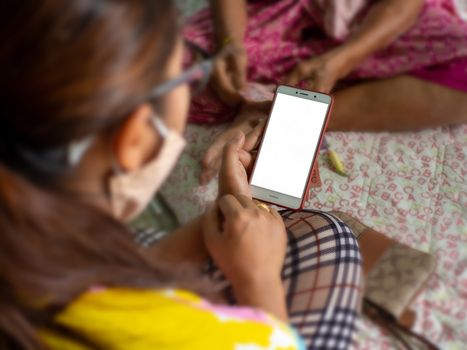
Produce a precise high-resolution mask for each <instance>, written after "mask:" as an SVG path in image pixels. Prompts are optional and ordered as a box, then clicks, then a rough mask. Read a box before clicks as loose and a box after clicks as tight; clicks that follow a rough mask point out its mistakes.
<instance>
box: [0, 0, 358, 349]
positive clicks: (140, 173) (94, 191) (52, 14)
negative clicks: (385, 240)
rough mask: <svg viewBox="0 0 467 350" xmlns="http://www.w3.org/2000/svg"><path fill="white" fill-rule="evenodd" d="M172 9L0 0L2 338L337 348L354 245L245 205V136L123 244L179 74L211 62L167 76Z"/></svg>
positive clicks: (72, 345) (171, 157)
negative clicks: (197, 198)
mask: <svg viewBox="0 0 467 350" xmlns="http://www.w3.org/2000/svg"><path fill="white" fill-rule="evenodd" d="M176 13H177V11H176V9H175V6H174V3H173V2H172V1H170V0H158V1H153V0H131V1H114V0H92V1H91V0H69V1H62V0H43V1H33V0H23V1H17V0H4V1H2V2H0V17H1V18H0V36H1V37H2V38H4V39H5V40H4V42H8V45H4V47H3V48H2V49H1V50H0V72H1V74H0V250H1V252H0V280H1V288H0V345H1V346H2V348H9V349H19V348H21V349H61V350H63V349H71V350H76V349H122V350H123V349H125V350H127V349H141V350H146V349H148V350H149V349H151V350H152V349H239V348H268V349H277V350H279V349H281V350H283V349H303V348H304V346H307V347H308V348H311V349H314V348H316V349H319V348H326V349H343V348H348V347H349V345H350V343H351V342H352V339H353V336H354V335H355V332H356V322H357V319H358V314H359V308H360V303H361V296H362V295H361V287H362V286H361V282H362V281H361V265H360V262H361V261H360V253H359V248H358V244H357V242H356V241H355V239H354V237H353V234H352V232H351V231H350V229H349V228H348V227H347V226H346V225H344V224H343V223H342V222H340V221H339V220H338V219H336V218H335V217H333V216H332V215H328V214H326V213H321V212H311V211H309V212H296V213H291V212H282V213H281V214H279V213H278V212H276V211H275V210H273V209H271V208H269V207H267V206H266V205H265V204H262V203H256V202H254V201H253V200H252V199H251V196H250V194H249V188H248V183H247V181H246V170H245V168H246V167H248V165H249V162H250V161H251V155H250V154H249V153H247V152H246V151H245V150H243V148H245V147H244V144H246V143H247V142H253V141H255V140H254V138H255V134H254V133H252V134H250V135H247V137H245V135H243V134H241V135H240V136H239V139H238V140H236V141H237V143H236V144H235V145H234V144H232V145H229V146H228V147H226V149H225V153H224V160H223V162H222V175H221V181H220V195H219V198H218V200H217V201H216V202H215V203H213V205H212V207H211V208H209V209H208V210H207V211H206V213H205V214H204V215H203V216H202V217H200V218H198V219H196V220H195V221H193V222H192V223H190V224H188V225H186V226H184V227H180V228H179V229H178V230H176V231H174V232H172V233H170V234H169V235H167V236H166V237H164V238H161V239H160V240H159V241H156V242H154V245H153V246H152V247H150V248H146V249H142V248H139V247H138V246H137V245H136V244H135V242H134V240H133V236H132V233H131V232H130V229H129V227H128V225H127V223H128V222H129V221H130V220H132V219H133V218H135V217H136V216H137V215H138V214H139V213H141V211H142V210H143V209H144V208H145V207H146V206H147V205H148V203H149V202H150V201H151V198H152V196H153V195H154V193H155V192H156V191H157V190H158V188H159V186H160V184H161V183H162V182H163V181H164V179H165V178H166V177H167V175H168V174H169V173H170V172H171V169H172V166H173V164H174V163H175V162H176V160H177V156H178V154H179V153H180V152H181V150H182V149H183V146H184V144H185V141H184V140H183V137H182V136H181V134H182V132H183V130H184V127H185V124H186V118H187V110H188V104H189V89H188V83H190V82H192V81H193V80H194V79H195V78H196V77H197V76H199V74H198V73H199V72H200V71H201V72H204V73H207V70H203V67H204V68H205V67H210V66H211V65H210V64H209V61H208V62H205V64H204V65H202V66H197V67H194V68H193V69H191V70H188V71H186V72H182V71H181V66H182V57H183V45H182V44H181V35H180V32H179V28H178V27H177V23H179V21H178V18H177V15H176ZM18 23H21V25H18ZM194 73H196V74H194ZM237 145H238V146H237ZM217 269H219V270H217ZM216 270H217V271H218V272H219V271H220V272H222V273H223V274H224V276H225V278H226V282H227V284H228V285H229V286H230V287H229V289H228V291H229V293H230V294H227V293H226V290H225V289H224V287H225V286H224V285H225V284H223V285H221V284H219V283H218V282H217V279H214V278H213V277H212V276H213V275H212V274H213V273H215V271H216ZM294 329H295V330H296V331H298V333H299V334H300V335H298V333H297V332H296V331H295V330H294Z"/></svg>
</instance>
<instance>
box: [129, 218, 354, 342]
mask: <svg viewBox="0 0 467 350" xmlns="http://www.w3.org/2000/svg"><path fill="white" fill-rule="evenodd" d="M281 215H282V217H283V219H284V222H285V225H286V228H287V235H288V247H287V254H286V258H285V262H284V268H283V271H282V279H283V281H284V286H285V289H286V292H287V307H288V313H289V321H290V323H291V325H292V326H293V327H294V328H295V329H296V330H297V331H298V332H299V333H300V334H301V335H302V337H303V338H304V340H305V343H306V345H307V347H308V349H327V350H328V349H348V348H349V347H350V346H351V344H354V343H355V335H356V331H357V321H358V318H359V314H360V309H361V302H362V298H363V285H362V284H363V277H362V269H361V255H360V251H359V247H358V243H357V241H356V239H355V237H354V235H353V233H352V231H351V229H350V228H349V227H348V226H347V225H346V224H344V223H343V222H342V221H341V220H339V219H338V218H336V217H334V216H332V215H330V214H327V213H324V212H319V211H311V210H304V211H299V212H294V211H282V212H281ZM136 238H137V240H138V241H139V242H140V243H141V244H143V245H146V246H147V245H150V244H152V243H154V241H157V238H155V236H154V235H152V234H151V233H150V232H148V231H146V232H141V231H140V232H139V234H137V236H136ZM206 273H208V274H209V275H210V276H211V278H212V279H213V280H214V282H215V283H216V284H218V283H220V284H224V285H225V288H226V295H227V297H228V299H229V300H230V301H231V302H232V303H235V300H234V298H233V294H232V292H231V289H230V288H229V283H228V281H226V280H225V278H224V276H223V275H222V272H221V271H220V270H219V269H218V268H217V267H216V266H215V264H214V263H212V262H211V263H210V264H209V265H208V266H207V268H206Z"/></svg>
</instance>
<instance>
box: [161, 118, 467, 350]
mask: <svg viewBox="0 0 467 350" xmlns="http://www.w3.org/2000/svg"><path fill="white" fill-rule="evenodd" d="M224 127H225V126H195V125H190V126H189V127H188V130H187V134H186V137H187V140H188V147H187V149H186V151H185V153H184V154H183V156H182V157H181V159H180V162H179V164H178V166H177V168H176V170H175V171H174V172H173V174H172V176H171V178H170V179H169V180H168V182H167V183H166V185H165V186H164V188H163V191H162V192H163V194H164V196H165V198H166V200H167V201H168V202H169V204H170V205H171V207H172V209H173V210H174V211H175V212H176V214H177V216H178V218H179V220H180V221H181V222H187V221H189V220H190V219H192V218H194V217H196V216H197V215H199V214H201V213H202V212H203V210H204V208H205V207H206V205H207V204H208V203H209V202H210V201H212V200H214V198H215V197H216V195H217V181H216V180H213V181H212V182H211V183H209V184H208V185H206V186H199V183H198V176H199V173H200V166H199V160H200V159H201V158H202V156H203V154H204V151H205V150H206V148H207V146H208V145H209V144H210V142H211V140H213V138H214V137H215V135H217V134H218V133H219V132H220V131H222V130H223V128H224ZM327 140H328V142H329V144H330V146H331V148H332V149H333V150H335V151H337V152H338V153H339V154H340V155H341V157H342V159H343V161H344V163H345V164H346V167H347V169H348V171H349V173H350V176H349V177H342V176H340V175H338V174H336V173H335V172H334V171H333V170H332V169H331V168H330V166H329V164H328V161H327V158H326V155H325V154H324V153H322V154H321V155H320V158H319V166H320V173H321V180H322V186H321V187H319V188H315V189H312V190H311V192H310V199H309V200H308V201H307V202H306V207H307V208H314V209H321V210H326V211H327V210H334V209H338V210H342V211H345V212H347V213H349V214H351V215H353V216H355V217H356V218H358V219H360V220H362V222H364V223H365V224H366V225H368V226H371V227H373V228H374V229H376V230H379V231H380V232H382V233H384V234H387V235H388V236H390V237H393V238H395V239H397V240H398V241H400V242H403V243H405V244H408V245H410V246H412V247H414V248H417V249H420V250H423V251H426V252H430V253H431V254H434V255H435V256H436V257H437V259H438V267H437V270H436V273H435V275H434V276H433V277H432V278H431V280H430V281H429V283H428V285H427V287H426V289H425V290H424V291H423V292H422V293H421V294H420V295H419V296H418V298H417V299H416V300H415V302H414V303H413V308H414V309H415V310H416V312H417V322H416V324H415V328H414V330H415V331H417V332H420V333H422V334H423V335H425V336H426V337H428V338H429V339H430V340H432V341H433V342H434V343H436V344H438V345H439V346H440V347H441V348H442V349H465V348H466V347H467V182H466V178H467V125H463V126H457V127H448V128H438V129H431V130H425V131H420V132H410V133H395V134H390V133H377V134H374V133H328V134H327ZM359 338H360V342H359V346H358V348H359V349H393V348H395V344H394V343H393V341H392V339H391V338H390V337H389V336H387V335H386V334H384V333H382V332H381V331H380V330H379V329H378V328H377V327H376V326H374V325H373V324H372V323H371V322H370V321H368V320H365V319H364V320H363V321H362V327H361V332H360V335H359Z"/></svg>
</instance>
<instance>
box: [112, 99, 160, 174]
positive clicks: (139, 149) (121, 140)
mask: <svg viewBox="0 0 467 350" xmlns="http://www.w3.org/2000/svg"><path fill="white" fill-rule="evenodd" d="M151 115H152V109H151V107H150V106H149V105H148V104H144V105H141V106H140V107H138V108H137V109H136V110H135V111H134V112H133V113H132V114H131V115H130V116H129V117H128V118H127V120H126V121H125V122H124V123H123V124H122V125H121V126H120V128H119V130H118V131H117V132H116V134H115V135H114V139H113V144H112V148H113V152H114V155H115V157H116V160H117V162H118V164H119V165H120V167H121V168H122V169H123V170H125V171H133V170H137V169H139V168H140V167H141V166H143V165H144V163H145V162H146V161H147V160H148V159H149V158H150V157H151V156H152V155H154V153H155V149H156V147H157V145H158V143H159V142H160V141H161V140H160V136H159V135H158V134H157V133H156V132H154V128H153V127H152V125H151V123H150V118H151Z"/></svg>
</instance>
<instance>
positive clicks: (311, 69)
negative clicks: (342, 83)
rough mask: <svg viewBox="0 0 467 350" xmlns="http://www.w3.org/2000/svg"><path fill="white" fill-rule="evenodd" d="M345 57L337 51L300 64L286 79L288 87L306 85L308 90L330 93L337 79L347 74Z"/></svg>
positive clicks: (347, 66)
mask: <svg viewBox="0 0 467 350" xmlns="http://www.w3.org/2000/svg"><path fill="white" fill-rule="evenodd" d="M350 70H351V68H350V67H349V64H348V59H347V56H346V55H345V54H344V53H343V51H341V50H339V49H335V50H331V51H329V52H327V53H325V54H323V55H321V56H317V57H314V58H311V59H309V60H306V61H303V62H300V63H298V64H297V66H296V67H295V69H294V70H293V71H292V73H291V74H290V75H289V77H288V78H287V79H286V83H287V84H289V85H295V86H296V85H298V84H299V83H300V82H302V81H303V82H305V83H306V88H308V89H310V90H315V91H320V92H324V93H330V92H331V91H332V89H333V88H334V87H335V85H336V83H337V82H338V81H339V79H341V78H344V77H345V76H346V75H347V74H349V72H350Z"/></svg>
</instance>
